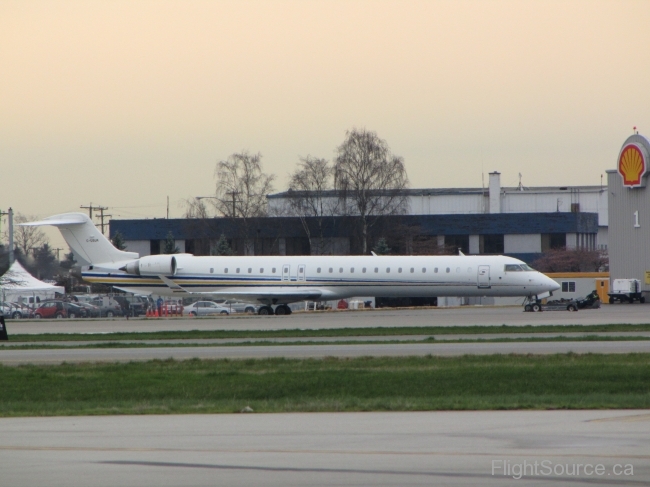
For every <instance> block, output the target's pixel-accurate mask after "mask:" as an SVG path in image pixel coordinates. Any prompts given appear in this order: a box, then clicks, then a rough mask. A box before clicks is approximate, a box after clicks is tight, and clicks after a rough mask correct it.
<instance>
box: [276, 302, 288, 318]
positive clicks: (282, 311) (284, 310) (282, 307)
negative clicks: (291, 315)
mask: <svg viewBox="0 0 650 487" xmlns="http://www.w3.org/2000/svg"><path fill="white" fill-rule="evenodd" d="M275 314H276V315H278V316H282V315H286V314H287V307H286V306H285V305H284V304H281V305H280V306H278V307H277V308H275Z"/></svg>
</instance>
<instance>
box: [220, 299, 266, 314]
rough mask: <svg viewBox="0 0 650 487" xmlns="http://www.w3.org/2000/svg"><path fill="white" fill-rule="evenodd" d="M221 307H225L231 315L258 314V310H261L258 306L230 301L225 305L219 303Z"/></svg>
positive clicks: (225, 302) (224, 303)
mask: <svg viewBox="0 0 650 487" xmlns="http://www.w3.org/2000/svg"><path fill="white" fill-rule="evenodd" d="M219 305H220V306H223V307H224V308H226V309H227V310H228V311H229V312H231V313H249V314H256V313H257V310H258V309H259V308H260V307H259V306H258V305H254V304H250V303H242V302H240V301H230V300H227V301H224V302H223V303H219Z"/></svg>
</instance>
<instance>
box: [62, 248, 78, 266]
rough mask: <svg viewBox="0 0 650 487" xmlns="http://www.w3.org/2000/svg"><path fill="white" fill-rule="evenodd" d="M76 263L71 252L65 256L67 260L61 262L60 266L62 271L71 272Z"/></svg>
mask: <svg viewBox="0 0 650 487" xmlns="http://www.w3.org/2000/svg"><path fill="white" fill-rule="evenodd" d="M76 263H77V261H76V260H74V253H72V252H70V253H69V254H65V259H64V260H62V261H61V262H59V265H60V266H61V268H62V269H66V270H70V269H72V268H73V267H74V265H75V264H76Z"/></svg>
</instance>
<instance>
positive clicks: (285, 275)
mask: <svg viewBox="0 0 650 487" xmlns="http://www.w3.org/2000/svg"><path fill="white" fill-rule="evenodd" d="M290 271H291V266H290V265H289V264H284V265H283V266H282V280H283V281H290V280H291V275H290V274H289V272H290Z"/></svg>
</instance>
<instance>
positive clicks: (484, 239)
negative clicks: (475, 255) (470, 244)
mask: <svg viewBox="0 0 650 487" xmlns="http://www.w3.org/2000/svg"><path fill="white" fill-rule="evenodd" d="M503 252H504V244H503V235H479V253H481V254H503Z"/></svg>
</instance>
